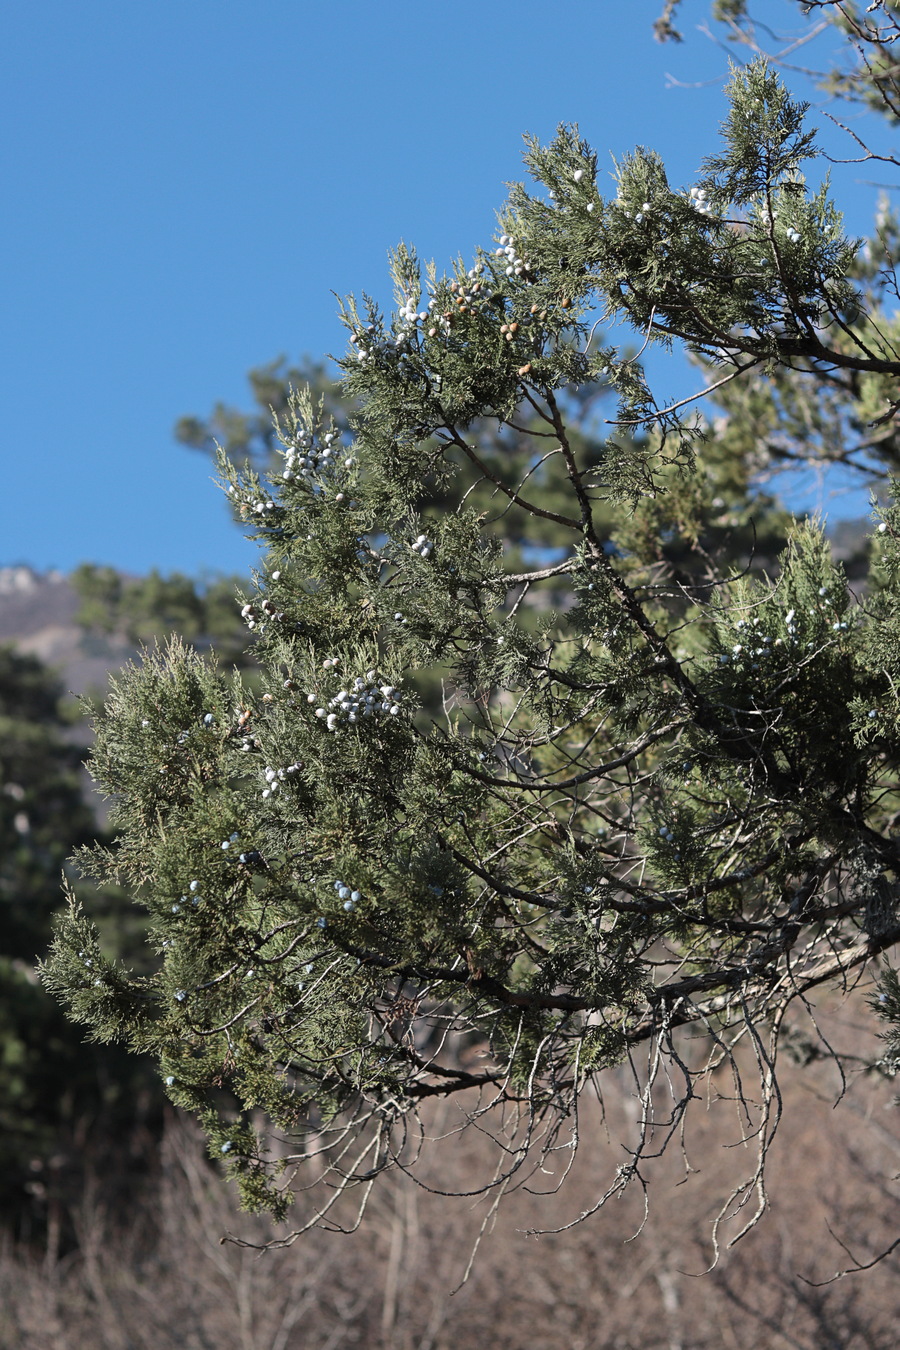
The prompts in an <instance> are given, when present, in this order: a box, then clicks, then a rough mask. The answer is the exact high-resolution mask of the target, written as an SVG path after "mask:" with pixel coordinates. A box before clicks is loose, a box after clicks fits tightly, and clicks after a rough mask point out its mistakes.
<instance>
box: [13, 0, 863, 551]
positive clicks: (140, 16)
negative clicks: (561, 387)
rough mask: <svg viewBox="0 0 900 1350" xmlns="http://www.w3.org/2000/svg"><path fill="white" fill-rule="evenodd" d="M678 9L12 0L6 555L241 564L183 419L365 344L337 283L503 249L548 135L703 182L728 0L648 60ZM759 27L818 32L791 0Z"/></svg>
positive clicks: (613, 1) (771, 0)
mask: <svg viewBox="0 0 900 1350" xmlns="http://www.w3.org/2000/svg"><path fill="white" fill-rule="evenodd" d="M661 7H662V5H661V0H629V2H628V3H627V4H624V3H621V2H620V0H566V3H565V4H564V5H560V6H558V7H556V9H555V10H553V9H551V7H549V6H547V5H546V3H543V2H542V3H537V0H520V3H518V4H516V5H509V4H504V5H500V4H496V3H494V2H493V0H482V3H479V4H476V3H471V2H470V0H455V3H453V4H452V5H450V4H446V3H444V4H440V5H438V4H435V3H432V0H415V3H412V2H409V3H407V0H382V3H381V4H378V5H373V4H371V3H362V0H330V3H328V4H323V3H321V0H319V2H318V3H307V0H152V3H143V4H140V5H135V4H122V3H121V0H85V2H84V3H81V4H73V3H72V0H52V3H51V2H48V0H29V2H28V3H27V4H26V3H20V4H17V5H8V6H6V7H5V11H4V15H3V18H2V30H0V31H2V44H0V48H2V54H0V109H2V118H3V126H4V135H3V137H2V147H0V165H2V175H3V182H4V185H5V189H6V190H5V193H4V196H5V202H6V209H5V210H4V212H3V213H2V220H0V272H2V277H0V284H2V292H3V304H2V316H0V335H2V342H3V359H2V363H0V408H2V415H0V435H2V444H0V453H2V463H3V480H2V484H3V485H2V492H0V565H2V564H5V563H12V562H26V563H30V564H31V565H32V566H34V567H36V568H39V569H43V568H47V567H51V566H58V567H62V568H64V569H69V568H70V567H72V566H74V565H75V564H77V563H78V562H80V561H88V560H89V561H96V562H102V563H111V564H114V565H115V566H118V567H121V568H124V569H126V570H128V571H132V572H143V571H146V570H147V569H149V568H150V567H152V566H157V567H159V568H161V569H162V570H164V571H170V570H174V569H180V570H182V571H186V572H190V573H200V572H202V571H210V570H215V571H232V570H236V571H243V570H245V569H246V567H247V566H248V564H249V563H251V562H252V560H253V558H254V556H255V549H254V546H252V545H250V544H248V543H247V542H246V541H244V540H243V539H242V538H241V536H240V534H239V533H238V531H237V530H236V528H235V527H234V526H233V525H232V524H231V522H230V520H229V518H228V514H227V511H226V509H225V506H224V502H223V501H222V498H221V494H219V492H218V491H217V489H216V488H215V487H214V486H213V484H212V482H211V481H210V476H211V470H210V466H209V463H208V462H207V461H206V460H205V459H204V458H202V457H201V456H199V455H197V454H194V453H191V452H189V451H187V450H185V449H183V448H181V447H179V446H177V445H176V444H175V443H174V442H173V440H172V436H171V427H172V425H173V423H174V422H175V420H176V418H177V417H178V416H179V415H181V414H183V413H189V412H196V413H205V412H206V411H208V409H209V408H210V407H211V406H212V404H213V403H214V402H215V401H216V400H217V399H222V400H224V401H226V402H230V403H234V404H241V403H242V402H244V401H245V400H246V395H245V388H246V386H245V379H244V377H245V372H246V371H247V369H248V368H249V367H251V366H253V365H260V364H262V363H264V362H265V361H268V360H270V359H272V358H274V357H276V356H278V355H279V354H282V353H283V354H285V355H287V356H289V357H298V356H300V355H301V354H302V353H304V352H308V353H310V354H312V355H315V356H318V355H321V354H324V353H325V352H328V351H339V350H342V349H343V345H344V343H343V335H342V330H341V329H340V327H339V325H338V323H337V320H336V317H335V311H336V303H335V300H334V297H333V295H332V293H331V292H332V291H336V292H339V293H346V292H349V291H356V292H357V293H358V292H359V291H361V290H364V289H365V290H368V291H370V292H372V293H374V294H375V295H376V296H379V297H383V298H384V299H387V298H388V295H389V290H388V286H387V284H386V275H387V273H386V265H385V259H386V254H387V251H388V249H389V248H391V247H392V246H393V245H395V244H396V243H397V242H398V241H399V240H400V239H401V238H403V239H406V240H408V241H410V242H412V243H414V244H415V245H416V246H417V248H418V250H419V253H420V255H422V256H424V257H434V258H435V259H436V260H437V262H438V266H439V269H440V268H442V267H443V266H444V265H445V264H446V263H447V262H448V261H449V260H450V259H451V258H453V257H454V256H455V255H456V254H457V253H459V252H461V253H463V254H464V255H468V254H469V253H470V252H471V251H472V250H473V249H474V248H475V247H476V246H477V245H478V244H487V243H488V242H489V241H490V238H491V234H492V230H493V225H494V212H495V210H496V209H497V208H498V207H499V206H500V205H501V203H502V201H503V197H504V186H503V185H504V183H505V182H506V181H508V180H510V179H513V178H518V177H520V176H521V165H520V149H521V136H522V133H523V132H525V131H529V132H532V133H535V134H537V135H539V136H541V137H543V138H547V137H549V136H550V135H552V133H553V130H554V128H555V127H556V125H557V123H558V122H560V121H578V122H579V123H580V126H581V130H582V132H583V134H584V135H586V136H587V138H588V139H589V140H590V141H591V142H592V144H594V145H595V146H596V148H597V149H598V150H599V151H600V152H601V156H602V155H603V154H604V153H605V152H607V151H609V152H611V153H614V154H616V155H622V154H624V153H626V152H627V151H628V150H629V149H631V148H632V147H633V146H634V145H635V144H638V143H641V144H645V145H648V146H652V147H654V148H656V149H658V150H659V151H660V152H661V153H662V154H663V156H664V157H665V159H666V161H667V165H668V167H669V172H670V178H671V179H672V180H673V181H676V182H678V181H690V180H691V178H692V176H693V174H694V173H695V171H696V169H697V166H698V165H699V163H700V160H701V159H702V158H703V157H704V156H705V155H706V154H708V153H710V152H711V151H712V150H713V149H714V148H715V147H714V136H715V128H716V126H717V124H718V121H719V120H720V119H721V117H722V116H723V114H724V99H723V95H722V86H721V82H720V77H721V76H722V74H723V72H724V70H725V64H726V62H725V56H724V55H723V53H722V52H721V50H719V49H718V48H717V47H716V46H715V45H714V44H713V43H712V42H711V41H709V39H708V38H706V37H704V36H702V35H701V34H699V33H698V32H697V31H696V25H697V24H698V23H700V22H702V20H703V19H704V17H705V15H706V12H707V8H708V6H707V3H706V0H684V4H683V7H682V14H681V16H680V18H681V27H682V28H683V30H684V31H685V34H686V36H687V38H688V40H687V41H686V42H685V43H684V44H683V45H681V46H674V45H672V44H669V45H666V46H660V45H658V44H657V43H655V42H654V41H653V38H652V31H651V29H652V21H653V19H654V18H655V17H656V16H657V14H658V13H659V10H660V9H661ZM759 8H760V10H761V11H763V12H765V13H766V14H767V15H768V16H770V17H771V18H772V19H773V20H774V22H776V23H777V24H780V25H781V26H782V27H783V28H785V27H790V26H791V25H793V26H794V28H796V26H797V11H796V7H795V6H792V5H789V4H788V3H786V0H763V3H762V4H761V5H760V6H759ZM670 76H672V77H674V79H675V80H676V81H681V82H682V83H683V84H684V85H688V86H698V87H679V86H678V85H675V84H673V83H672V80H671V79H670V78H669V77H670ZM807 96H809V94H807ZM813 96H814V97H816V98H818V96H817V95H813ZM816 120H817V121H819V122H820V124H823V123H824V119H822V118H817V119H816ZM826 134H830V133H826ZM838 187H839V194H838V195H839V200H840V199H841V198H845V197H849V200H850V201H852V204H853V205H852V211H851V212H849V213H848V228H849V229H850V230H851V232H862V231H863V230H864V229H865V228H866V226H867V222H868V220H869V219H870V217H871V208H872V205H873V202H874V198H875V190H874V188H872V187H870V186H866V185H862V186H860V184H859V169H858V168H856V169H845V170H842V171H840V174H839V176H838ZM842 204H843V203H842ZM680 374H681V372H680V369H679V368H673V369H672V371H671V372H670V373H667V374H664V375H663V378H664V379H666V380H668V379H672V380H673V381H674V380H676V379H677V378H679V377H680ZM672 387H673V388H674V387H675V385H674V383H673V386H672ZM838 509H842V510H846V509H847V505H846V503H845V504H844V505H843V506H842V507H839V508H838Z"/></svg>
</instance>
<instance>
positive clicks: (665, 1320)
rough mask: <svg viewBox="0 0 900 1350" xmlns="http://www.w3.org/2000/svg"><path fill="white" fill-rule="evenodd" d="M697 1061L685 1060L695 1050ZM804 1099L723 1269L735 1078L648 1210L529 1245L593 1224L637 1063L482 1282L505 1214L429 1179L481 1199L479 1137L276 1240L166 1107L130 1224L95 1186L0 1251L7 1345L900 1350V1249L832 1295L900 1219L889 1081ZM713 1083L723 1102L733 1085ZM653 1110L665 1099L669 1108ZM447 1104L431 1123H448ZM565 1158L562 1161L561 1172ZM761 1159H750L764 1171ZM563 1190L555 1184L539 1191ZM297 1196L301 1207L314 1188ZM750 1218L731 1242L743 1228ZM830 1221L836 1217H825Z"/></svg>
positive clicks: (864, 1034)
mask: <svg viewBox="0 0 900 1350" xmlns="http://www.w3.org/2000/svg"><path fill="white" fill-rule="evenodd" d="M829 1034H831V1035H833V1036H834V1037H836V1038H838V1039H841V1038H842V1039H843V1042H844V1044H845V1045H852V1044H853V1042H854V1038H857V1039H858V1040H859V1041H860V1043H861V1042H862V1040H863V1039H866V1038H868V1036H869V1035H870V1034H871V1032H870V1028H868V1027H867V1026H866V1025H864V1024H863V1023H860V1024H859V1025H855V1024H854V1023H853V1022H852V1021H850V1020H849V1019H848V1018H847V1016H846V1015H845V1016H844V1017H843V1018H842V1019H841V1020H840V1021H839V1022H838V1023H837V1024H836V1025H835V1026H834V1027H833V1028H830V1031H829ZM686 1053H687V1051H686ZM782 1090H783V1092H784V1093H785V1095H786V1097H789V1098H790V1100H789V1102H788V1103H787V1106H788V1108H789V1109H787V1110H786V1111H785V1118H784V1123H783V1125H782V1126H781V1129H780V1131H779V1134H778V1137H777V1140H776V1144H775V1147H774V1148H773V1150H772V1153H771V1157H770V1160H769V1165H770V1171H769V1190H770V1195H771V1211H770V1213H769V1214H768V1215H767V1217H766V1218H765V1220H764V1221H763V1222H762V1223H761V1224H760V1225H759V1226H758V1227H756V1228H755V1229H754V1230H753V1231H752V1232H751V1233H749V1234H748V1235H747V1237H746V1238H744V1239H743V1240H742V1241H741V1242H740V1243H739V1244H738V1245H737V1246H736V1247H735V1248H733V1249H730V1250H728V1249H725V1250H723V1252H722V1255H721V1259H720V1262H719V1264H718V1266H717V1267H716V1269H715V1270H714V1271H712V1272H711V1273H709V1274H703V1272H704V1271H705V1270H706V1269H707V1267H708V1266H709V1264H710V1261H711V1249H710V1243H709V1233H710V1222H711V1220H712V1218H713V1217H714V1215H715V1212H716V1210H717V1208H718V1203H719V1197H720V1196H721V1194H722V1193H723V1190H724V1191H726V1192H727V1190H728V1189H729V1187H730V1185H731V1182H732V1179H733V1177H734V1176H735V1175H738V1174H740V1173H742V1172H745V1171H746V1170H747V1167H748V1158H750V1157H751V1155H752V1150H753V1147H754V1141H753V1140H752V1139H749V1140H747V1141H746V1142H745V1143H741V1142H740V1138H741V1127H740V1111H739V1110H737V1109H736V1107H735V1103H733V1102H730V1101H728V1100H726V1099H727V1098H728V1097H730V1096H731V1092H732V1089H731V1083H730V1080H729V1079H725V1078H724V1077H723V1079H722V1081H718V1080H717V1081H716V1082H715V1088H714V1091H713V1092H712V1093H711V1097H710V1100H709V1102H695V1103H693V1104H692V1108H691V1116H692V1120H691V1122H690V1124H691V1128H690V1131H689V1134H688V1136H687V1142H686V1148H685V1152H684V1154H683V1155H682V1156H679V1153H678V1149H677V1148H676V1149H675V1150H669V1151H668V1152H667V1153H666V1155H665V1156H664V1157H663V1158H661V1159H660V1160H658V1163H657V1164H656V1166H655V1168H654V1169H653V1175H652V1177H651V1182H652V1213H651V1217H650V1221H649V1223H648V1224H647V1225H646V1226H645V1227H644V1229H643V1231H642V1232H640V1234H639V1235H638V1236H634V1235H635V1233H636V1232H637V1230H638V1229H639V1228H640V1225H641V1220H642V1217H643V1210H642V1203H641V1196H640V1192H639V1190H638V1189H637V1188H631V1189H630V1190H629V1191H628V1192H627V1193H626V1194H625V1195H624V1196H622V1197H621V1198H619V1199H616V1200H614V1201H613V1202H611V1203H610V1204H609V1205H608V1206H607V1207H605V1208H604V1209H603V1210H602V1211H601V1213H600V1214H598V1215H596V1216H595V1217H594V1218H593V1219H591V1220H590V1221H588V1222H587V1223H585V1224H583V1225H579V1226H576V1227H574V1228H571V1229H569V1230H568V1231H565V1232H561V1233H558V1234H545V1235H543V1236H540V1237H535V1236H529V1235H528V1231H527V1230H529V1229H532V1228H534V1227H535V1226H536V1225H540V1226H541V1227H542V1228H553V1227H558V1226H562V1225H565V1224H567V1223H569V1222H570V1221H571V1220H572V1219H574V1218H577V1216H578V1214H579V1213H580V1212H581V1210H582V1209H585V1208H588V1207H589V1206H591V1205H592V1204H593V1203H594V1201H595V1200H596V1198H597V1195H598V1194H599V1193H601V1192H602V1191H603V1190H604V1189H605V1188H606V1186H607V1185H608V1184H609V1180H610V1177H611V1176H612V1175H614V1173H615V1169H616V1167H617V1166H618V1165H619V1164H620V1163H621V1162H622V1161H623V1160H625V1158H626V1155H625V1154H624V1153H623V1150H622V1147H621V1144H620V1143H618V1142H616V1141H617V1140H619V1139H620V1138H621V1137H622V1133H621V1132H622V1130H623V1129H625V1128H627V1126H628V1124H629V1115H630V1114H631V1115H632V1116H633V1108H632V1107H631V1106H630V1105H629V1098H628V1094H627V1092H626V1081H625V1070H624V1069H623V1070H622V1071H620V1073H619V1076H618V1079H616V1078H615V1077H613V1079H612V1080H611V1081H610V1082H609V1083H608V1085H607V1097H606V1101H605V1104H604V1106H605V1115H606V1118H605V1120H604V1119H603V1118H602V1114H601V1110H600V1108H599V1106H598V1105H596V1104H595V1105H594V1106H593V1107H586V1108H585V1113H584V1118H583V1120H582V1144H581V1148H580V1151H579V1154H578V1157H577V1159H576V1163H575V1166H574V1168H573V1170H572V1174H571V1176H570V1177H569V1179H568V1181H567V1183H566V1186H565V1187H564V1188H563V1189H562V1190H561V1191H560V1192H559V1193H558V1194H552V1192H553V1190H554V1186H555V1182H556V1178H555V1177H554V1176H553V1175H551V1174H550V1173H549V1172H548V1173H543V1174H539V1175H538V1176H536V1177H535V1178H533V1179H532V1183H531V1185H530V1187H529V1188H528V1189H523V1190H521V1191H519V1192H518V1193H514V1194H511V1195H510V1196H508V1198H507V1200H506V1202H505V1203H504V1204H503V1205H501V1206H500V1208H499V1209H498V1211H497V1214H496V1216H495V1217H494V1218H493V1220H491V1221H490V1222H489V1223H488V1229H489V1231H487V1232H486V1234H485V1238H484V1241H483V1242H482V1244H481V1247H480V1249H479V1252H478V1255H477V1258H476V1260H475V1263H474V1266H473V1269H472V1273H471V1276H470V1278H469V1279H468V1281H467V1282H466V1283H465V1284H464V1285H463V1286H462V1287H461V1288H459V1289H458V1290H457V1292H455V1293H454V1292H453V1290H454V1289H455V1288H456V1286H457V1285H458V1284H459V1282H460V1280H461V1278H462V1275H463V1273H464V1271H465V1268H466V1265H467V1261H468V1257H469V1254H470V1252H471V1249H472V1246H473V1243H474V1242H475V1240H476V1238H477V1235H478V1232H479V1229H480V1227H481V1225H482V1223H483V1220H484V1217H485V1215H486V1213H487V1208H488V1207H489V1202H486V1201H485V1200H484V1198H480V1199H478V1200H476V1201H472V1200H466V1199H460V1198H458V1197H457V1198H448V1197H446V1196H443V1195H440V1194H433V1193H431V1191H430V1190H429V1189H428V1187H433V1188H436V1189H437V1190H463V1189H465V1188H466V1186H467V1185H468V1184H469V1182H470V1181H474V1180H475V1179H477V1178H479V1177H481V1176H482V1175H483V1174H484V1172H485V1169H486V1168H487V1167H489V1166H490V1162H491V1159H490V1157H489V1152H490V1146H489V1143H488V1141H487V1140H486V1138H485V1137H484V1136H483V1135H481V1134H479V1133H478V1132H476V1131H471V1130H470V1131H468V1132H464V1133H462V1134H456V1133H451V1134H450V1136H449V1137H448V1138H447V1139H446V1140H445V1141H444V1143H443V1144H442V1145H441V1146H440V1147H439V1148H438V1150H437V1151H436V1152H432V1154H431V1155H430V1156H431V1157H432V1161H430V1162H429V1170H427V1171H422V1172H418V1171H417V1172H416V1178H417V1180H413V1179H410V1178H408V1177H405V1176H403V1175H402V1174H400V1173H393V1174H391V1175H390V1176H389V1177H388V1178H386V1179H384V1181H383V1182H382V1184H380V1186H379V1187H377V1188H376V1189H375V1191H374V1192H373V1196H372V1201H371V1204H370V1206H369V1209H368V1211H367V1214H366V1216H365V1219H364V1221H363V1224H362V1226H361V1228H360V1230H359V1232H357V1233H356V1234H355V1235H353V1236H350V1237H347V1236H344V1235H341V1234H335V1233H322V1232H313V1233H310V1234H307V1235H305V1236H304V1237H303V1238H301V1239H299V1240H298V1241H297V1242H296V1243H295V1244H294V1245H292V1246H290V1247H286V1248H282V1249H275V1250H268V1251H263V1252H260V1251H258V1250H256V1249H255V1248H254V1247H252V1246H241V1245H236V1244H234V1243H231V1242H225V1243H222V1242H221V1241H220V1238H221V1236H222V1234H223V1233H225V1232H229V1233H231V1234H233V1235H235V1236H236V1237H238V1238H240V1239H243V1240H244V1241H245V1242H249V1243H264V1242H265V1241H266V1240H267V1239H269V1238H270V1237H271V1235H272V1230H271V1227H270V1226H269V1225H268V1224H267V1222H266V1221H265V1220H263V1219H261V1218H256V1217H254V1216H250V1215H245V1214H239V1213H237V1212H236V1211H235V1209H234V1205H233V1197H232V1194H231V1191H230V1189H229V1187H228V1186H227V1185H226V1184H225V1183H224V1182H223V1181H222V1179H221V1178H220V1177H219V1176H218V1174H217V1173H216V1172H215V1171H214V1170H213V1169H212V1168H211V1167H210V1165H209V1164H208V1163H207V1161H206V1160H205V1157H204V1154H203V1148H202V1142H201V1141H200V1139H199V1137H198V1136H197V1134H196V1132H195V1131H194V1129H193V1127H192V1126H191V1125H190V1124H189V1123H188V1122H186V1121H174V1120H173V1122H172V1124H171V1126H170V1128H169V1131H168V1133H167V1136H166V1140H165V1144H164V1148H163V1151H162V1157H161V1164H160V1176H159V1180H158V1184H157V1185H155V1186H154V1187H153V1188H152V1189H151V1190H149V1191H148V1193H147V1194H146V1195H145V1196H144V1197H143V1198H142V1199H136V1200H135V1203H134V1204H133V1206H132V1207H131V1209H130V1211H129V1213H128V1214H127V1215H126V1216H124V1217H123V1216H116V1215H113V1214H111V1213H109V1212H107V1211H106V1210H105V1209H104V1205H103V1203H102V1195H103V1190H102V1185H101V1184H100V1181H99V1180H98V1179H94V1181H93V1182H92V1183H91V1185H90V1186H88V1187H87V1189H86V1192H85V1199H84V1202H83V1204H82V1206H81V1208H80V1211H79V1213H78V1215H77V1225H78V1236H79V1246H78V1248H77V1250H76V1251H74V1252H72V1253H71V1254H70V1255H68V1256H65V1257H63V1258H54V1257H53V1256H52V1254H51V1255H50V1256H49V1257H48V1256H46V1255H45V1256H43V1257H41V1256H37V1255H35V1254H34V1253H33V1252H32V1253H29V1252H27V1251H25V1250H16V1249H14V1248H12V1247H10V1246H7V1248H6V1249H5V1250H3V1252H2V1253H0V1346H2V1347H3V1350H170V1348H172V1350H213V1347H214V1348H215V1350H307V1347H313V1346H314V1347H315V1348H316V1350H340V1347H345V1346H362V1347H367V1348H368V1347H372V1350H376V1348H377V1347H391V1348H392V1350H450V1347H452V1348H453V1350H470V1347H471V1350H475V1347H479V1350H482V1348H483V1347H487V1346H489V1347H491V1350H523V1348H524V1347H533V1346H536V1345H540V1346H554V1347H555V1346H560V1347H565V1350H756V1348H757V1347H760V1346H763V1347H771V1350H826V1347H827V1348H828V1350H831V1347H835V1350H837V1347H840V1350H893V1347H894V1346H895V1345H896V1341H897V1332H896V1326H897V1317H898V1313H900V1292H898V1290H897V1288H896V1270H897V1258H895V1257H891V1258H889V1259H888V1260H887V1261H885V1262H883V1263H881V1264H880V1265H877V1266H876V1267H875V1268H874V1269H873V1270H871V1271H869V1272H867V1273H865V1274H862V1275H854V1276H851V1277H848V1278H845V1279H842V1280H839V1281H837V1282H835V1283H831V1284H826V1285H822V1286H817V1285H816V1284H815V1283H808V1282H807V1281H817V1280H818V1281H821V1280H824V1279H827V1278H828V1276H830V1275H832V1274H833V1273H834V1272H835V1271H836V1270H838V1269H840V1268H841V1267H843V1266H846V1265H848V1264H849V1259H848V1257H847V1255H846V1253H845V1252H843V1251H842V1250H841V1248H840V1246H839V1245H838V1243H837V1241H836V1240H835V1237H834V1236H832V1232H833V1233H834V1234H835V1235H836V1236H837V1237H838V1238H840V1239H841V1240H842V1241H843V1242H845V1243H846V1244H847V1245H848V1246H849V1247H850V1248H851V1250H852V1251H853V1253H854V1255H855V1256H856V1257H857V1258H858V1259H859V1260H868V1259H870V1258H871V1257H872V1256H874V1255H875V1254H876V1253H877V1252H878V1251H879V1250H881V1249H882V1248H884V1247H886V1246H887V1245H888V1244H889V1243H890V1242H891V1241H893V1240H894V1238H895V1237H896V1236H897V1235H898V1233H900V1188H898V1185H897V1181H896V1179H895V1178H896V1173H897V1172H898V1170H900V1169H898V1153H900V1137H898V1118H897V1113H896V1110H895V1109H891V1103H892V1090H891V1087H890V1085H889V1084H886V1083H884V1082H883V1081H881V1080H877V1079H875V1078H873V1077H872V1076H870V1075H865V1076H860V1078H859V1079H858V1080H857V1081H853V1082H851V1083H850V1084H849V1086H848V1091H847V1092H846V1094H845V1095H844V1097H843V1100H842V1101H841V1102H840V1105H839V1106H838V1107H837V1109H835V1100H836V1098H837V1096H838V1095H839V1092H840V1085H839V1083H838V1080H837V1076H836V1073H835V1070H834V1068H833V1066H832V1065H831V1064H830V1063H822V1064H816V1065H813V1066H811V1067H807V1068H805V1069H799V1068H793V1069H790V1070H788V1071H786V1072H785V1073H784V1074H783V1075H782ZM717 1095H718V1100H716V1098H717ZM658 1105H659V1106H661V1105H662V1103H659V1104H658ZM456 1110H457V1108H456V1107H453V1106H451V1105H449V1104H447V1105H444V1106H443V1107H436V1108H435V1110H434V1113H433V1114H432V1116H431V1117H430V1119H429V1122H428V1124H429V1128H430V1129H431V1130H432V1131H433V1132H434V1133H435V1134H437V1133H441V1134H443V1133H446V1132H448V1131H452V1127H453V1125H454V1124H455V1117H454V1112H455V1111H456ZM564 1161H565V1160H564V1158H563V1157H562V1156H560V1157H558V1158H557V1167H558V1169H560V1170H561V1169H562V1167H563V1165H564ZM751 1170H752V1165H751ZM536 1189H544V1190H546V1191H548V1192H551V1194H548V1195H544V1196H542V1197H540V1198H539V1197H537V1196H535V1195H534V1193H533V1192H534V1190H536ZM299 1203H300V1204H301V1206H302V1200H301V1201H300V1202H299ZM740 1221H741V1215H739V1216H738V1218H737V1219H736V1220H735V1222H734V1223H733V1224H731V1226H730V1227H729V1225H727V1224H726V1226H725V1229H724V1230H723V1237H727V1234H728V1232H733V1231H735V1230H736V1227H737V1226H738V1225H739V1224H740ZM829 1226H830V1228H831V1230H832V1232H830V1231H829Z"/></svg>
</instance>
